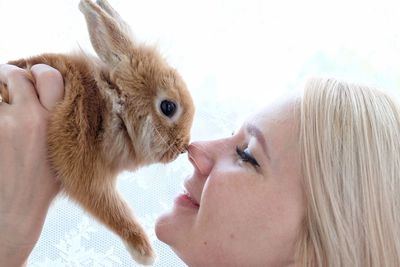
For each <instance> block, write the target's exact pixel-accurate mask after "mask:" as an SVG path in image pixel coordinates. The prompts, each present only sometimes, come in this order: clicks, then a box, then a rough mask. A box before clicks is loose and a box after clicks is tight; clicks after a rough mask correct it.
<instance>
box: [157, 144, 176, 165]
mask: <svg viewBox="0 0 400 267" xmlns="http://www.w3.org/2000/svg"><path fill="white" fill-rule="evenodd" d="M179 154H180V153H179V152H177V150H176V148H172V147H171V148H168V149H167V150H166V151H165V152H164V154H162V155H161V158H160V162H162V163H169V162H171V161H173V160H175V159H176V158H177V157H178V156H179Z"/></svg>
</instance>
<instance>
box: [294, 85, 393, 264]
mask: <svg viewBox="0 0 400 267" xmlns="http://www.w3.org/2000/svg"><path fill="white" fill-rule="evenodd" d="M299 108H300V146H301V150H302V152H301V154H302V171H303V176H304V187H305V192H306V198H307V209H306V216H305V220H304V231H303V232H302V235H301V238H300V242H299V250H298V253H299V254H298V255H299V259H300V265H301V266H334V267H337V266H352V267H368V266H386V267H389V266H393V267H395V266H396V267H398V266H400V108H399V105H398V104H397V103H395V102H394V99H393V98H391V97H389V96H388V95H387V94H385V93H383V92H381V91H379V90H376V89H372V88H368V87H364V86H358V85H353V84H348V83H345V82H339V81H336V80H333V79H312V80H310V81H309V82H308V83H307V84H306V87H305V90H304V93H303V96H302V98H301V102H300V105H299Z"/></svg>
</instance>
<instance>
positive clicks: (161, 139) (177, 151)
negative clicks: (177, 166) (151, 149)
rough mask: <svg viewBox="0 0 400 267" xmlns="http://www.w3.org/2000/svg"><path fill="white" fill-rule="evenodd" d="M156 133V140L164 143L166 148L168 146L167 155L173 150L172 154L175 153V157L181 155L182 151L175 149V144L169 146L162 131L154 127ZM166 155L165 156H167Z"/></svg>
mask: <svg viewBox="0 0 400 267" xmlns="http://www.w3.org/2000/svg"><path fill="white" fill-rule="evenodd" d="M153 129H154V132H155V133H156V136H154V139H155V140H156V142H160V141H161V142H162V143H163V144H164V145H165V146H167V149H165V151H166V152H165V153H167V152H168V151H170V150H172V152H173V153H174V155H178V154H180V153H181V151H179V150H178V149H176V147H175V143H174V142H173V143H171V144H169V143H168V142H167V141H166V140H165V138H164V137H163V136H162V135H161V133H160V131H159V130H158V129H157V127H154V128H153ZM165 153H164V154H165Z"/></svg>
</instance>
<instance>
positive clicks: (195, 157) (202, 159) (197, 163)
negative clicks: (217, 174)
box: [188, 142, 214, 176]
mask: <svg viewBox="0 0 400 267" xmlns="http://www.w3.org/2000/svg"><path fill="white" fill-rule="evenodd" d="M209 149H210V147H209V146H208V142H193V143H191V144H190V145H189V147H188V157H189V160H190V162H191V163H192V164H193V166H194V168H195V169H196V170H197V171H198V172H199V173H200V174H201V175H203V176H208V174H209V173H210V172H211V169H212V167H213V164H214V162H213V159H212V157H211V153H210V152H209V151H208V150H209Z"/></svg>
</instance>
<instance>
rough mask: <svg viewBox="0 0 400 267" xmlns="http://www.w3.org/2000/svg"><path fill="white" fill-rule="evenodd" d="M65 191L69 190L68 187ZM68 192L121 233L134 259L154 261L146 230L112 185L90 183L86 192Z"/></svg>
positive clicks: (140, 261) (98, 217) (142, 261)
mask: <svg viewBox="0 0 400 267" xmlns="http://www.w3.org/2000/svg"><path fill="white" fill-rule="evenodd" d="M65 191H66V192H67V193H71V192H68V189H67V188H65ZM69 195H70V196H71V197H73V198H74V199H75V200H77V201H78V202H79V203H80V204H82V205H83V207H84V208H86V210H87V211H89V212H90V213H91V214H92V215H93V216H95V217H96V218H97V219H98V220H100V221H101V222H102V223H104V224H105V225H106V226H108V227H109V228H110V229H111V230H112V231H114V232H115V233H116V234H117V235H118V236H120V237H121V238H122V239H123V241H124V244H125V246H126V247H127V250H128V251H129V253H130V254H131V256H132V257H133V258H134V259H135V260H136V261H137V262H139V263H141V264H144V265H151V264H152V263H153V262H154V260H155V253H154V251H153V249H152V247H151V244H150V241H149V240H148V237H147V235H146V233H145V231H144V230H143V228H142V227H141V226H140V224H139V223H138V222H137V221H136V219H135V218H134V216H133V214H132V212H131V210H130V208H129V206H128V205H127V204H126V202H125V201H124V200H123V199H122V198H121V196H120V195H119V194H118V192H117V191H116V189H115V187H114V186H113V185H108V186H101V187H95V186H92V188H91V190H89V192H87V193H86V194H81V193H80V194H73V193H72V194H69Z"/></svg>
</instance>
